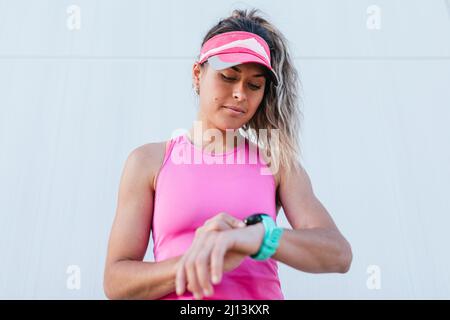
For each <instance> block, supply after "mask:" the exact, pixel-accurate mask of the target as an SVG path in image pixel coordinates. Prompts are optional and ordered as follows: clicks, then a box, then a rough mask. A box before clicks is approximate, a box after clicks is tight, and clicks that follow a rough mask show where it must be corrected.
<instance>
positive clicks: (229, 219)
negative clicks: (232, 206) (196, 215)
mask: <svg viewBox="0 0 450 320" xmlns="http://www.w3.org/2000/svg"><path fill="white" fill-rule="evenodd" d="M216 217H217V218H218V219H219V220H224V221H225V222H226V223H227V224H228V225H229V226H230V227H231V228H242V227H245V226H246V225H245V223H244V221H242V220H240V219H238V218H235V217H233V216H232V215H230V214H228V213H226V212H221V213H219V214H218V215H217V216H216Z"/></svg>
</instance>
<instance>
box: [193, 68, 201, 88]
mask: <svg viewBox="0 0 450 320" xmlns="http://www.w3.org/2000/svg"><path fill="white" fill-rule="evenodd" d="M200 77H201V66H200V64H199V63H198V62H195V63H194V65H193V66H192V82H193V84H194V87H198V86H199V84H200Z"/></svg>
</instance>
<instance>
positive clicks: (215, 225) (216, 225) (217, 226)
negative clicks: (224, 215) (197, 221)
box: [204, 220, 231, 231]
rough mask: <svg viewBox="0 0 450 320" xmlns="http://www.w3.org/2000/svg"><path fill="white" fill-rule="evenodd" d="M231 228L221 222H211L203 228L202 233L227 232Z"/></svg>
mask: <svg viewBox="0 0 450 320" xmlns="http://www.w3.org/2000/svg"><path fill="white" fill-rule="evenodd" d="M230 228H231V226H230V225H229V224H228V223H227V222H225V221H223V220H211V221H210V222H208V223H207V224H206V225H205V226H204V231H223V230H229V229H230Z"/></svg>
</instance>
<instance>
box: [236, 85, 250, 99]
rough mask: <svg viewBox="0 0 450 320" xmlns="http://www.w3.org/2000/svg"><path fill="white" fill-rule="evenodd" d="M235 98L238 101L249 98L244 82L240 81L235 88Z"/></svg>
mask: <svg viewBox="0 0 450 320" xmlns="http://www.w3.org/2000/svg"><path fill="white" fill-rule="evenodd" d="M233 98H235V99H236V100H238V101H245V100H246V99H247V96H246V94H245V90H244V88H243V84H241V83H239V84H237V85H236V86H235V87H234V88H233Z"/></svg>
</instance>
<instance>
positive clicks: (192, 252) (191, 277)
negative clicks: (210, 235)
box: [185, 235, 206, 299]
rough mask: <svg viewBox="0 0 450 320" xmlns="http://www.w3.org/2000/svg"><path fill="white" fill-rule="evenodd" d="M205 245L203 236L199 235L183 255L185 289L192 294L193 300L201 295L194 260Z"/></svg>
mask: <svg viewBox="0 0 450 320" xmlns="http://www.w3.org/2000/svg"><path fill="white" fill-rule="evenodd" d="M205 243H206V241H205V235H199V236H198V237H196V238H195V239H194V242H193V243H192V246H191V248H190V249H189V250H188V252H186V254H185V256H186V262H185V272H186V281H185V283H186V284H187V289H188V290H189V291H191V292H192V293H193V294H194V297H195V299H201V295H202V294H203V292H202V288H201V287H200V285H199V282H198V279H197V274H196V271H195V260H196V257H197V256H198V254H199V252H200V251H201V248H202V246H204V245H205Z"/></svg>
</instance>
